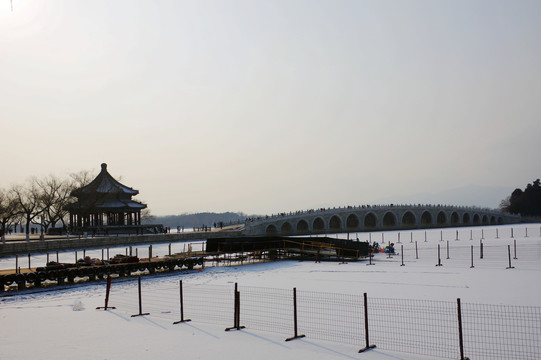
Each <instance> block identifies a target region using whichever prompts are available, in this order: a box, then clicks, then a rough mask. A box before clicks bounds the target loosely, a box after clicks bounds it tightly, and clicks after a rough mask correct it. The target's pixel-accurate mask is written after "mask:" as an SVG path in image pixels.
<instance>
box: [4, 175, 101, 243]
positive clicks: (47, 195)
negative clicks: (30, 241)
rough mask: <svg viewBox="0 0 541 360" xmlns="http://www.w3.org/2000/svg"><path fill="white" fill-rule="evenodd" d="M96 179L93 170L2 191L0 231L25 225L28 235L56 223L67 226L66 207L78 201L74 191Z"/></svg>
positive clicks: (35, 180)
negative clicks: (35, 227)
mask: <svg viewBox="0 0 541 360" xmlns="http://www.w3.org/2000/svg"><path fill="white" fill-rule="evenodd" d="M93 179H94V175H93V174H92V173H91V172H90V171H80V172H78V173H73V174H70V175H69V177H68V178H60V177H57V176H54V175H49V176H45V177H40V178H38V177H32V178H30V179H28V180H27V181H26V182H25V183H23V184H16V185H12V186H11V187H10V188H8V189H0V230H2V233H3V234H5V233H6V231H7V230H8V229H10V228H12V227H13V226H14V225H16V224H21V226H22V224H25V232H26V234H29V233H30V227H31V226H32V225H36V226H39V227H43V230H44V231H45V230H46V229H48V228H49V227H56V226H57V224H60V225H61V226H66V223H65V222H66V218H67V216H68V211H67V209H66V208H67V206H68V205H69V204H71V203H72V202H74V201H75V198H73V197H72V196H71V192H72V191H73V190H75V189H77V188H80V187H83V186H85V185H88V184H89V183H90V182H91V181H92V180H93Z"/></svg>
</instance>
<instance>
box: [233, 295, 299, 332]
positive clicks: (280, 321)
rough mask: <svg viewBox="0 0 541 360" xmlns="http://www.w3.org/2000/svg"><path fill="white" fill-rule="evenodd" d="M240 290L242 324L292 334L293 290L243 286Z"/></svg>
mask: <svg viewBox="0 0 541 360" xmlns="http://www.w3.org/2000/svg"><path fill="white" fill-rule="evenodd" d="M239 291H240V324H241V325H244V326H246V327H247V328H249V329H256V330H262V331H270V332H275V333H279V334H284V335H291V334H292V332H293V300H292V293H291V290H284V289H273V288H259V287H252V286H242V287H240V289H239Z"/></svg>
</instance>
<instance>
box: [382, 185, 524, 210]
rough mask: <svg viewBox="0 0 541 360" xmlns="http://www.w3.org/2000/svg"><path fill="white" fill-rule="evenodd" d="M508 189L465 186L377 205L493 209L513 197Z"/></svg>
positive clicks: (383, 201)
mask: <svg viewBox="0 0 541 360" xmlns="http://www.w3.org/2000/svg"><path fill="white" fill-rule="evenodd" d="M513 190H514V189H512V188H508V187H487V186H479V185H470V186H463V187H459V188H455V189H449V190H444V191H440V192H437V193H420V194H416V195H409V196H394V197H389V198H383V199H379V200H377V201H376V202H375V203H377V204H390V203H393V204H442V205H459V206H480V207H487V208H491V209H497V208H499V207H500V202H501V201H502V200H503V199H505V198H507V197H508V196H510V195H511V192H513Z"/></svg>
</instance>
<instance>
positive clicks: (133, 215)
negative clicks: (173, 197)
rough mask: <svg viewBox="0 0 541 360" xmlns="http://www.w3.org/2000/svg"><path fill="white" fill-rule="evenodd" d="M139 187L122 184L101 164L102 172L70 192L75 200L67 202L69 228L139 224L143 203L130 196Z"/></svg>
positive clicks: (95, 228)
mask: <svg viewBox="0 0 541 360" xmlns="http://www.w3.org/2000/svg"><path fill="white" fill-rule="evenodd" d="M137 194H139V191H138V190H134V189H132V188H130V187H127V186H125V185H122V184H121V183H120V182H118V181H116V180H115V179H114V178H113V177H112V176H111V175H110V174H109V172H107V164H105V163H104V164H101V172H100V173H99V174H98V176H96V178H95V179H94V180H93V181H92V182H91V183H90V184H88V185H86V186H83V187H81V188H79V189H75V190H73V191H72V192H71V195H72V196H74V197H76V198H77V201H76V202H75V203H73V204H71V205H70V207H69V213H70V228H71V229H72V231H81V230H82V231H88V230H90V231H107V230H108V229H111V228H113V229H119V228H139V227H141V210H143V209H145V208H146V207H147V206H146V204H143V203H140V202H137V201H135V200H132V196H135V195H137Z"/></svg>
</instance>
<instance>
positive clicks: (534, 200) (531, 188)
mask: <svg viewBox="0 0 541 360" xmlns="http://www.w3.org/2000/svg"><path fill="white" fill-rule="evenodd" d="M502 203H503V202H502ZM502 209H503V210H504V211H507V212H510V213H511V214H520V215H522V216H541V181H540V180H539V179H537V180H535V181H534V182H533V183H532V184H528V185H527V186H526V189H524V191H523V190H521V189H515V190H514V191H513V192H512V193H511V196H510V197H509V202H507V201H505V206H503V208H502Z"/></svg>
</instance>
